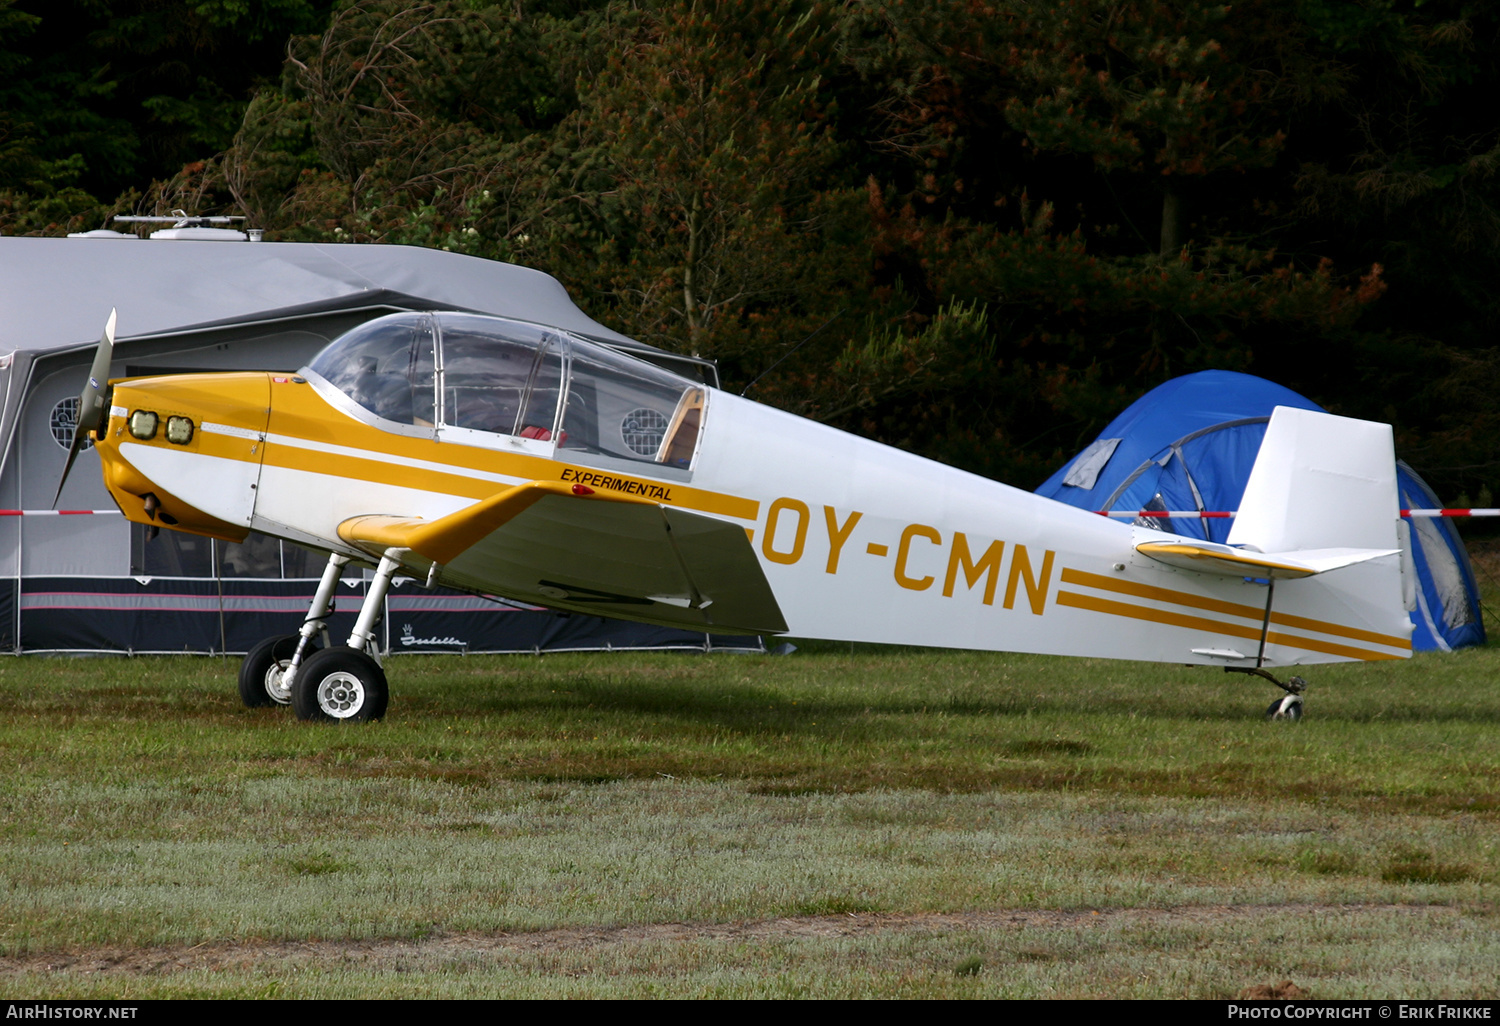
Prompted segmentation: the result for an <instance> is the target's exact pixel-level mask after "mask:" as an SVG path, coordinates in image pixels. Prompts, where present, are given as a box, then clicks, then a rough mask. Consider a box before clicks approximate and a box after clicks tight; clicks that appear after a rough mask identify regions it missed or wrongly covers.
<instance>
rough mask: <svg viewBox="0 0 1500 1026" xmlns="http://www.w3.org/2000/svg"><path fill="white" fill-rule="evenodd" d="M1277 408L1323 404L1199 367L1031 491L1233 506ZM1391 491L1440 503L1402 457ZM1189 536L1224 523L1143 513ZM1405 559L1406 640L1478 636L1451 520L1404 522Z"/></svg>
mask: <svg viewBox="0 0 1500 1026" xmlns="http://www.w3.org/2000/svg"><path fill="white" fill-rule="evenodd" d="M1277 406H1292V407H1296V408H1298V409H1303V410H1319V411H1321V410H1322V407H1320V406H1318V405H1317V404H1316V403H1314V402H1311V401H1310V400H1308V399H1305V398H1303V397H1302V396H1300V395H1298V394H1297V393H1296V392H1293V391H1292V390H1290V389H1287V388H1283V387H1281V386H1280V385H1276V384H1272V383H1271V382H1269V381H1266V380H1264V379H1262V378H1257V377H1253V376H1251V375H1249V374H1237V373H1235V372H1233V371H1201V372H1199V373H1197V374H1188V375H1186V376H1184V377H1180V378H1174V379H1173V380H1171V381H1168V382H1167V383H1166V384H1164V385H1160V386H1158V387H1157V388H1154V389H1152V390H1151V391H1150V392H1147V393H1146V394H1145V395H1143V396H1142V397H1141V398H1139V399H1137V400H1136V401H1135V402H1134V403H1132V404H1131V405H1130V406H1129V408H1127V409H1126V410H1125V412H1124V413H1122V414H1120V415H1119V416H1118V417H1116V418H1115V419H1114V420H1113V421H1112V422H1111V423H1110V424H1109V426H1108V427H1106V428H1105V429H1104V431H1103V432H1102V433H1101V434H1100V435H1099V437H1098V438H1097V439H1095V440H1094V442H1093V443H1092V444H1090V445H1089V446H1088V447H1087V448H1085V449H1084V450H1083V451H1082V452H1081V453H1079V454H1078V455H1077V456H1075V457H1074V458H1073V459H1071V460H1069V461H1068V463H1067V464H1066V465H1065V466H1064V467H1063V468H1062V469H1061V470H1059V471H1058V472H1057V473H1055V474H1053V475H1052V476H1051V477H1050V478H1048V479H1047V481H1046V483H1045V484H1043V485H1042V486H1041V487H1040V488H1038V489H1037V494H1038V495H1045V496H1047V497H1048V498H1049V499H1056V500H1057V501H1059V502H1065V503H1067V504H1068V505H1070V506H1077V507H1080V508H1082V509H1091V510H1234V509H1238V508H1239V503H1240V498H1241V497H1242V496H1243V495H1244V493H1245V482H1246V481H1248V480H1249V478H1250V468H1251V466H1253V465H1254V463H1255V456H1256V454H1257V453H1258V452H1259V451H1260V443H1261V439H1263V438H1264V437H1265V433H1266V424H1267V423H1268V422H1269V421H1270V419H1271V411H1272V410H1273V409H1274V408H1275V407H1277ZM1396 476H1397V482H1396V483H1397V488H1398V490H1399V492H1400V497H1401V505H1402V507H1403V508H1406V509H1414V508H1433V507H1437V506H1440V505H1441V503H1439V502H1438V500H1437V498H1436V497H1435V496H1434V495H1433V494H1432V490H1431V489H1430V488H1428V487H1427V485H1426V483H1425V482H1423V481H1422V479H1421V478H1420V477H1418V476H1417V475H1416V473H1415V472H1414V471H1413V470H1412V469H1411V468H1410V467H1408V466H1407V465H1406V464H1404V463H1398V464H1397V475H1396ZM1141 522H1142V523H1146V524H1149V525H1150V526H1153V527H1159V528H1161V529H1162V530H1165V531H1173V532H1175V533H1177V534H1181V535H1186V536H1188V537H1190V538H1204V539H1206V540H1209V541H1216V542H1223V541H1225V540H1227V538H1228V536H1229V529H1230V526H1231V525H1232V524H1233V523H1234V522H1233V521H1232V520H1228V519H1208V520H1201V519H1198V518H1196V517H1194V518H1187V517H1175V518H1172V519H1171V520H1166V519H1157V518H1150V519H1146V518H1142V520H1141ZM1411 541H1412V559H1413V562H1414V563H1415V565H1416V568H1417V574H1418V577H1419V579H1420V581H1421V587H1420V588H1419V589H1418V594H1417V608H1416V610H1415V611H1413V613H1412V622H1413V623H1414V624H1415V626H1416V630H1415V631H1414V632H1413V634H1412V646H1413V647H1414V648H1416V649H1417V650H1419V651H1425V650H1432V649H1441V650H1443V651H1447V650H1448V649H1452V648H1460V647H1462V646H1465V645H1478V644H1482V643H1483V642H1484V625H1483V622H1482V621H1481V619H1480V611H1479V589H1478V586H1477V585H1476V584H1475V582H1474V572H1473V569H1472V568H1471V567H1470V565H1469V555H1468V552H1467V551H1466V550H1465V549H1464V545H1463V541H1462V540H1461V539H1460V538H1459V536H1458V531H1457V529H1456V528H1455V527H1454V525H1453V523H1452V521H1449V520H1428V519H1415V520H1412V521H1411Z"/></svg>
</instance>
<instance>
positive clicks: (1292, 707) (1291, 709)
mask: <svg viewBox="0 0 1500 1026" xmlns="http://www.w3.org/2000/svg"><path fill="white" fill-rule="evenodd" d="M1266 719H1268V720H1291V721H1292V722H1293V723H1296V722H1297V721H1298V720H1300V719H1302V699H1300V698H1298V697H1297V696H1295V695H1292V696H1289V697H1287V698H1278V699H1276V701H1274V702H1272V703H1271V707H1270V708H1269V709H1267V710H1266Z"/></svg>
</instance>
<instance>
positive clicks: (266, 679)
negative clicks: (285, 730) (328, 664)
mask: <svg viewBox="0 0 1500 1026" xmlns="http://www.w3.org/2000/svg"><path fill="white" fill-rule="evenodd" d="M298 640H299V637H298V635H296V634H282V635H279V636H277V637H274V638H267V639H266V640H265V641H262V642H261V643H260V644H258V645H256V646H255V647H254V648H252V649H251V650H250V653H249V655H247V656H245V659H244V662H242V663H240V701H242V702H244V703H245V705H246V706H248V707H249V708H251V709H257V708H259V707H261V706H263V705H291V703H292V693H291V692H290V691H289V690H287V688H286V687H285V686H284V685H283V684H282V682H281V678H282V674H284V673H285V672H286V668H287V667H288V666H290V665H291V663H292V656H294V655H296V654H297V642H298ZM316 649H317V642H313V645H312V651H316Z"/></svg>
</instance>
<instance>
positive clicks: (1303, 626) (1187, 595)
mask: <svg viewBox="0 0 1500 1026" xmlns="http://www.w3.org/2000/svg"><path fill="white" fill-rule="evenodd" d="M1062 581H1063V583H1064V584H1081V585H1084V586H1085V587H1089V588H1097V589H1099V590H1100V591H1113V592H1116V593H1118V594H1121V595H1134V596H1135V597H1137V598H1145V599H1153V600H1155V601H1157V602H1170V603H1171V604H1173V605H1177V606H1190V607H1192V608H1195V609H1203V610H1208V611H1209V612H1214V613H1225V614H1227V615H1229V616H1242V617H1245V618H1246V619H1249V620H1254V621H1256V622H1257V623H1259V621H1260V620H1261V618H1262V617H1264V616H1265V610H1264V609H1259V608H1256V607H1255V606H1246V605H1241V604H1240V603H1238V602H1226V601H1224V600H1222V599H1214V598H1208V597H1207V596H1205V595H1194V594H1193V593H1191V592H1187V591H1176V590H1174V589H1171V588H1159V587H1156V586H1154V585H1150V584H1139V583H1137V582H1135V581H1127V580H1121V579H1120V578H1117V577H1105V576H1104V575H1102V574H1091V573H1088V572H1087V571H1084V570H1074V569H1072V568H1065V569H1064V570H1063V572H1062ZM1271 622H1272V623H1274V624H1279V625H1280V626H1282V627H1292V628H1295V629H1297V630H1303V631H1314V632H1316V633H1318V634H1332V635H1334V636H1336V637H1342V638H1350V639H1352V640H1355V641H1366V642H1371V643H1373V644H1376V645H1386V646H1388V647H1390V648H1400V649H1405V650H1408V651H1409V650H1410V649H1411V639H1410V638H1402V637H1397V636H1396V635H1394V634H1379V633H1377V632H1375V631H1367V630H1364V629H1362V628H1359V627H1345V626H1344V625H1343V624H1337V623H1329V622H1328V621H1326V620H1314V619H1313V618H1311V617H1307V616H1296V615H1294V614H1291V613H1278V612H1276V611H1275V610H1274V609H1273V610H1272V611H1271ZM1255 636H1256V637H1257V638H1259V637H1260V631H1259V629H1257V630H1256V634H1255Z"/></svg>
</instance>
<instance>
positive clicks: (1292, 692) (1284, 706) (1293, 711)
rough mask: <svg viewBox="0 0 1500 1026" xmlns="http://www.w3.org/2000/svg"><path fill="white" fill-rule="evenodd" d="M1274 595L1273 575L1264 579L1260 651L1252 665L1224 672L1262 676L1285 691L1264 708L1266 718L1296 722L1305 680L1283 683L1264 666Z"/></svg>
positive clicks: (1300, 709)
mask: <svg viewBox="0 0 1500 1026" xmlns="http://www.w3.org/2000/svg"><path fill="white" fill-rule="evenodd" d="M1275 597H1276V578H1275V576H1274V575H1272V576H1271V577H1269V578H1267V579H1266V614H1265V616H1264V617H1262V618H1261V621H1260V651H1259V652H1258V653H1256V656H1255V665H1254V666H1226V667H1224V672H1225V673H1249V674H1253V675H1254V676H1256V677H1264V678H1265V679H1266V680H1268V681H1270V682H1271V683H1272V684H1275V685H1276V686H1277V687H1278V688H1280V689H1281V690H1283V691H1285V692H1286V697H1285V698H1278V699H1276V701H1274V702H1272V703H1271V707H1270V708H1269V709H1267V710H1266V719H1268V720H1291V721H1293V722H1296V721H1297V720H1300V719H1302V692H1304V691H1306V690H1307V681H1305V680H1303V679H1302V678H1301V677H1290V678H1288V679H1287V682H1286V683H1285V684H1283V683H1282V682H1281V681H1279V680H1277V679H1276V678H1275V677H1273V676H1272V675H1271V672H1270V671H1269V670H1267V669H1266V668H1265V663H1266V641H1267V639H1269V638H1270V636H1271V602H1272V600H1273V599H1274V598H1275Z"/></svg>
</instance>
